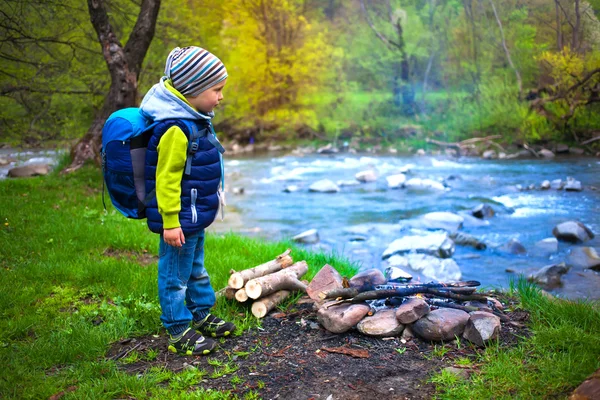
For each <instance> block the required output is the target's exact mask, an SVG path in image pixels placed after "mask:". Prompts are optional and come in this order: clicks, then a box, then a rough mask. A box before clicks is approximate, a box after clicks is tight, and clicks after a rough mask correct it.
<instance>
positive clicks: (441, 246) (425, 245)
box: [382, 232, 454, 260]
mask: <svg viewBox="0 0 600 400" xmlns="http://www.w3.org/2000/svg"><path fill="white" fill-rule="evenodd" d="M409 252H416V253H425V254H431V255H435V256H437V257H441V258H448V257H452V254H454V242H453V241H452V239H450V237H449V236H448V234H447V233H445V232H444V233H437V232H436V233H431V234H429V235H426V236H404V237H402V238H400V239H396V240H394V241H393V242H392V243H390V244H389V245H388V247H387V249H385V251H384V252H383V255H382V258H383V259H384V260H385V259H388V258H390V257H391V256H393V255H396V254H406V253H409Z"/></svg>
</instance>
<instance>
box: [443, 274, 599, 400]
mask: <svg viewBox="0 0 600 400" xmlns="http://www.w3.org/2000/svg"><path fill="white" fill-rule="evenodd" d="M512 294H513V295H516V296H517V297H518V298H519V299H520V301H521V304H520V308H523V309H526V310H528V311H529V312H530V313H531V326H530V328H531V331H532V336H531V337H529V338H527V339H524V340H522V341H521V343H520V344H519V345H518V346H516V347H513V348H508V349H507V348H502V347H501V346H499V345H498V344H496V345H492V346H490V347H488V348H487V349H486V350H485V351H482V352H481V353H480V354H479V359H478V360H477V363H478V364H480V365H481V369H480V370H479V372H478V373H476V374H474V375H472V376H471V378H470V379H469V380H462V379H459V378H457V377H456V376H454V375H452V374H449V373H447V372H446V371H444V372H442V373H441V374H438V375H436V376H434V377H433V378H432V382H434V383H435V384H436V385H437V388H438V397H439V398H441V399H491V398H494V399H513V398H519V399H541V398H566V397H567V395H568V394H569V393H570V392H571V391H572V390H573V389H574V388H575V387H577V386H578V385H579V384H580V383H581V382H582V381H583V380H585V378H586V377H587V376H589V375H590V374H591V373H592V372H594V371H595V370H597V369H598V368H600V340H599V339H600V336H599V332H600V304H598V303H597V302H596V303H592V302H585V301H565V300H552V299H549V298H547V297H545V296H543V295H542V294H541V292H540V291H539V289H537V288H536V287H535V286H533V285H531V284H528V283H527V282H524V281H519V282H516V283H515V284H513V286H512ZM457 363H458V364H461V365H466V361H465V360H459V362H457Z"/></svg>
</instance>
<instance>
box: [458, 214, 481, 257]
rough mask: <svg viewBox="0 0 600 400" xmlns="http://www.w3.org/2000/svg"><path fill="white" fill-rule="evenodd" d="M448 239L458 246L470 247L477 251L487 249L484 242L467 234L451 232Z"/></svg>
mask: <svg viewBox="0 0 600 400" xmlns="http://www.w3.org/2000/svg"><path fill="white" fill-rule="evenodd" d="M473 218H474V217H473ZM450 238H451V239H452V240H453V241H454V243H455V244H457V245H459V246H471V247H474V248H476V249H477V250H485V249H486V248H487V245H486V244H485V243H484V242H482V241H481V240H479V239H477V238H476V237H475V236H473V235H469V234H467V233H463V232H453V233H451V234H450Z"/></svg>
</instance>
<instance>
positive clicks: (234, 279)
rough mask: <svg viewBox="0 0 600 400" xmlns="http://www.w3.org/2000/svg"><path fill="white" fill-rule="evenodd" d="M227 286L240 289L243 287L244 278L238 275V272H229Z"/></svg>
mask: <svg viewBox="0 0 600 400" xmlns="http://www.w3.org/2000/svg"><path fill="white" fill-rule="evenodd" d="M227 284H228V285H229V287H231V288H234V289H241V288H243V287H244V278H243V277H242V275H240V273H239V272H236V273H234V274H231V276H230V277H229V280H228V281H227Z"/></svg>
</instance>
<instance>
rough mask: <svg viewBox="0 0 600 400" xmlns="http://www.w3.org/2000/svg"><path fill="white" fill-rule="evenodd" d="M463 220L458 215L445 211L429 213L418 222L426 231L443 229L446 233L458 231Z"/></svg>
mask: <svg viewBox="0 0 600 400" xmlns="http://www.w3.org/2000/svg"><path fill="white" fill-rule="evenodd" d="M464 220H465V219H464V218H463V217H461V216H460V215H458V214H454V213H451V212H445V211H437V212H430V213H427V214H425V215H423V216H421V217H420V218H419V222H420V223H421V224H422V226H423V227H424V228H426V229H443V230H446V231H448V232H456V231H457V230H459V229H460V228H461V227H462V224H463V221H464Z"/></svg>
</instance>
